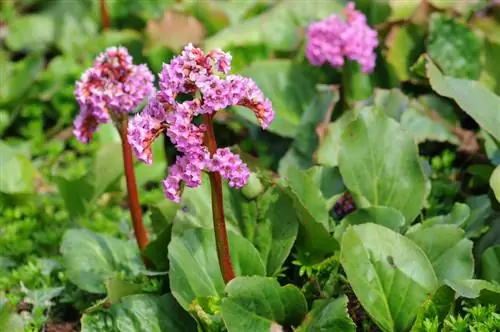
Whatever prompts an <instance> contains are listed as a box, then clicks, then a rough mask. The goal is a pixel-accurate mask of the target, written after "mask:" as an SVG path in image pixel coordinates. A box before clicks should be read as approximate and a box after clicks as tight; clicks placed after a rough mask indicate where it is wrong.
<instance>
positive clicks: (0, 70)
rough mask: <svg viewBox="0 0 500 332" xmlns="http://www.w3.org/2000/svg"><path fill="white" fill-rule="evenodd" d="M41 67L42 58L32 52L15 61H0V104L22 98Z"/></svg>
mask: <svg viewBox="0 0 500 332" xmlns="http://www.w3.org/2000/svg"><path fill="white" fill-rule="evenodd" d="M42 69H43V58H42V56H41V55H40V54H38V53H32V54H30V55H28V56H26V57H25V58H24V59H22V60H20V61H16V62H7V61H5V62H4V61H1V62H0V77H1V78H2V84H0V105H5V104H8V103H11V102H15V101H16V100H18V99H19V98H22V97H23V96H24V95H25V94H26V93H27V91H28V90H29V88H30V87H31V86H32V84H33V81H34V80H35V79H36V78H37V77H38V75H39V74H40V72H41V71H42Z"/></svg>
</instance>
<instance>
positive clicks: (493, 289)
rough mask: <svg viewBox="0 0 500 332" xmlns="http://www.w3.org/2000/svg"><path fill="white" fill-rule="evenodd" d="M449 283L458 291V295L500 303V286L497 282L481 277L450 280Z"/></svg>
mask: <svg viewBox="0 0 500 332" xmlns="http://www.w3.org/2000/svg"><path fill="white" fill-rule="evenodd" d="M447 284H448V286H450V287H451V288H453V290H454V291H455V292H457V295H458V296H461V297H466V298H469V299H477V300H478V301H479V302H481V303H492V304H495V305H497V306H499V305H500V286H499V285H497V284H494V283H491V282H489V281H486V280H479V279H467V280H460V281H456V282H454V281H448V282H447Z"/></svg>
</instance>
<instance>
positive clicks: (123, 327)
mask: <svg viewBox="0 0 500 332" xmlns="http://www.w3.org/2000/svg"><path fill="white" fill-rule="evenodd" d="M196 330H197V327H196V323H195V321H194V320H193V318H192V317H191V316H190V315H189V314H188V313H187V312H185V311H184V310H183V309H182V308H181V307H180V306H179V304H178V303H177V302H176V301H175V299H174V298H173V296H172V295H171V294H165V295H163V296H157V295H145V294H144V295H131V296H126V297H124V298H123V299H122V300H121V302H119V303H117V304H114V305H113V306H112V307H111V308H110V309H108V310H106V311H100V312H97V313H93V314H85V315H83V317H82V332H101V331H118V332H143V331H148V332H162V331H169V332H192V331H196Z"/></svg>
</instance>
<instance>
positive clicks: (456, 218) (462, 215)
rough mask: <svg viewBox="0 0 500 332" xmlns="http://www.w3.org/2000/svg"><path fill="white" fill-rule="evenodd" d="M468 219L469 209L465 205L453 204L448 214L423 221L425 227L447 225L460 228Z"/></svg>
mask: <svg viewBox="0 0 500 332" xmlns="http://www.w3.org/2000/svg"><path fill="white" fill-rule="evenodd" d="M469 217H470V208H469V206H468V205H467V204H463V203H455V204H453V207H452V208H451V211H450V213H448V214H447V215H444V216H436V217H432V218H429V219H426V220H424V221H423V223H424V224H425V225H438V224H449V225H455V226H457V227H462V226H463V225H464V224H465V223H466V222H467V219H469Z"/></svg>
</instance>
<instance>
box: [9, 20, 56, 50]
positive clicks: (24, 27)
mask: <svg viewBox="0 0 500 332" xmlns="http://www.w3.org/2000/svg"><path fill="white" fill-rule="evenodd" d="M54 36H55V24H54V21H53V20H52V18H51V17H49V16H46V15H38V14H32V15H23V16H21V17H19V18H17V19H16V20H14V21H13V22H12V24H9V33H8V34H7V37H6V38H5V42H6V44H7V46H8V47H9V48H10V49H11V50H13V51H22V50H35V51H39V50H44V49H46V48H47V47H48V45H49V44H50V43H51V42H52V41H53V40H54Z"/></svg>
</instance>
